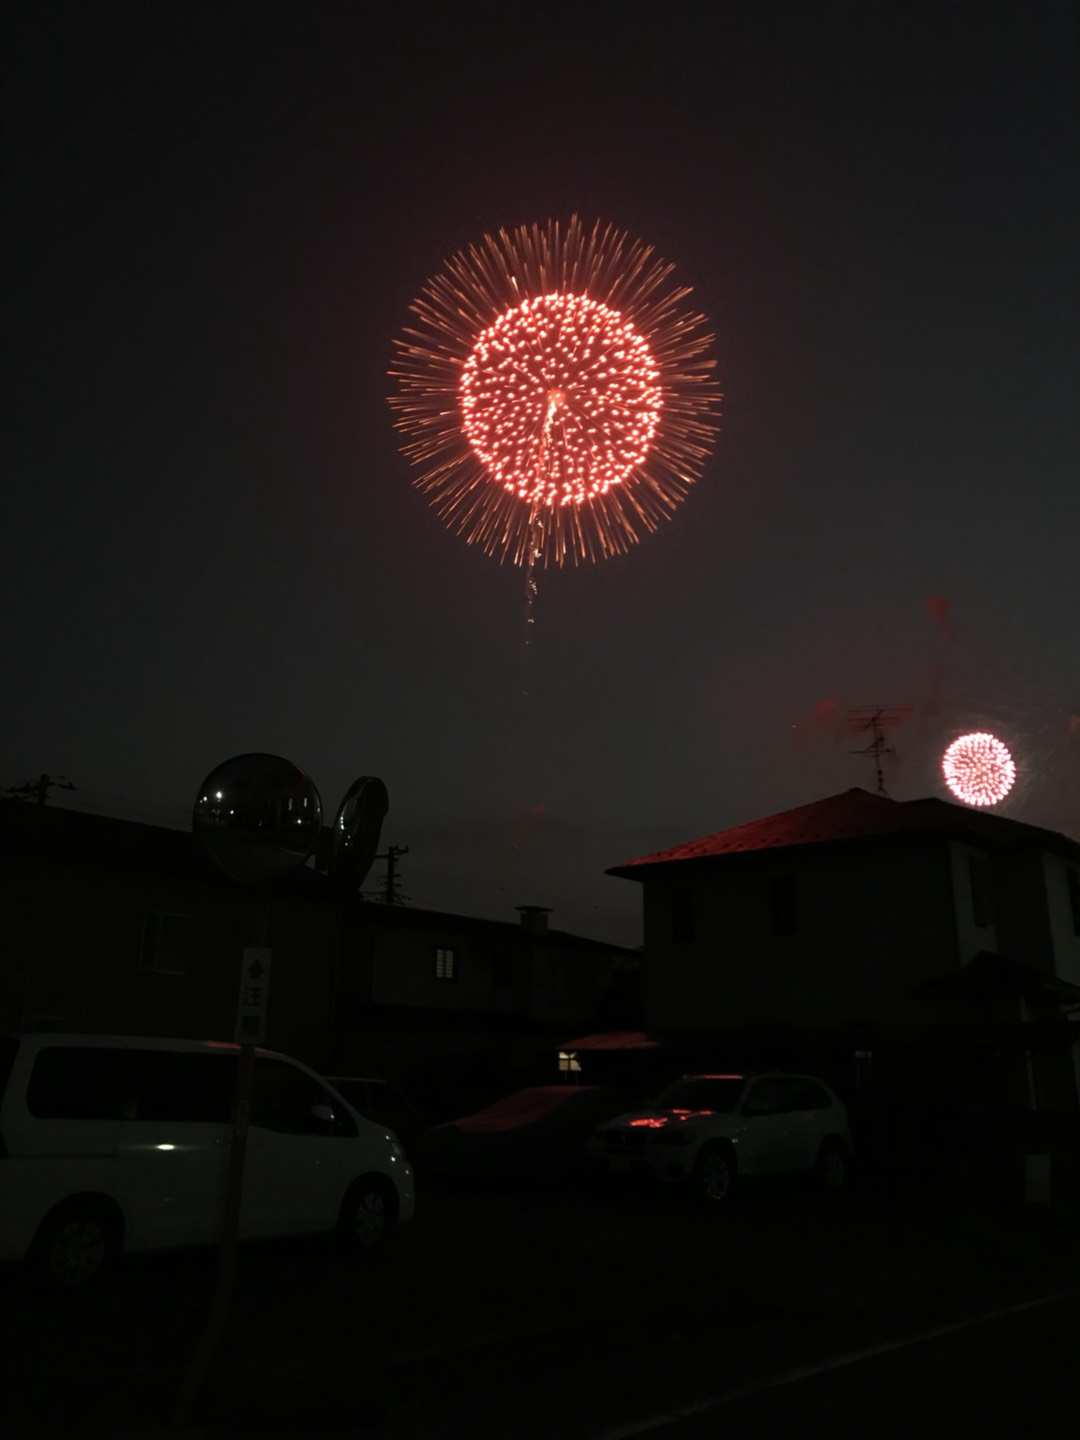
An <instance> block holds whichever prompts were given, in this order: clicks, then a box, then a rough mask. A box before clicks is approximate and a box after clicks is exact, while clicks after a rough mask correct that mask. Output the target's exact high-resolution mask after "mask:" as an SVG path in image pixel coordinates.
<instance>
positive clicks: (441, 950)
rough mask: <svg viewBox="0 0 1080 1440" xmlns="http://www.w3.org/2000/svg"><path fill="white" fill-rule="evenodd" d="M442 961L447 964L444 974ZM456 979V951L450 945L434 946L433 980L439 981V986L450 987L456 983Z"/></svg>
mask: <svg viewBox="0 0 1080 1440" xmlns="http://www.w3.org/2000/svg"><path fill="white" fill-rule="evenodd" d="M444 961H448V962H449V963H448V965H447V966H446V968H445V972H444ZM457 978H458V973H457V951H456V950H455V949H454V947H453V946H452V945H436V946H435V979H436V980H437V981H439V983H440V984H449V985H452V984H454V983H456V981H457Z"/></svg>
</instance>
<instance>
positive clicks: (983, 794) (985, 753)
mask: <svg viewBox="0 0 1080 1440" xmlns="http://www.w3.org/2000/svg"><path fill="white" fill-rule="evenodd" d="M941 771H942V774H943V775H944V777H945V784H946V785H947V786H948V787H949V789H950V790H951V791H952V793H953V794H954V795H955V796H956V798H957V799H958V800H962V801H963V802H964V804H965V805H980V806H985V805H997V804H999V803H1000V802H1001V801H1002V800H1004V798H1005V796H1006V795H1007V794H1008V793H1009V791H1010V790H1011V789H1012V787H1013V784H1014V782H1015V780H1016V764H1015V762H1014V761H1013V758H1012V756H1011V755H1010V754H1009V751H1008V747H1007V746H1005V745H1003V744H1002V742H1001V741H1000V740H999V739H998V738H997V736H996V735H990V734H987V733H985V732H983V731H978V732H976V733H974V734H971V735H961V736H959V738H958V739H956V740H954V741H953V742H952V744H951V745H950V746H949V748H948V749H947V750H946V751H945V754H944V755H943V756H942V760H941Z"/></svg>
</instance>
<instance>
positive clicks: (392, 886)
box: [372, 845, 409, 905]
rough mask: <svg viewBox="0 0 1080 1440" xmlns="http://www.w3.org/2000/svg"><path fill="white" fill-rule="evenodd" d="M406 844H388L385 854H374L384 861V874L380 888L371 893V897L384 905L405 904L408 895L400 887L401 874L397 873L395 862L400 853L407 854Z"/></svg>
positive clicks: (377, 858) (376, 857)
mask: <svg viewBox="0 0 1080 1440" xmlns="http://www.w3.org/2000/svg"><path fill="white" fill-rule="evenodd" d="M408 853H409V847H408V845H388V846H387V847H386V854H385V855H376V856H375V859H376V860H385V861H386V874H385V875H384V876H383V885H382V889H381V890H377V891H375V892H374V894H373V897H372V898H373V899H376V900H381V901H382V903H383V904H384V905H405V904H407V903H408V901H409V896H408V895H406V894H405V892H404V891H403V890H402V888H401V876H400V875H399V874H398V869H397V862H398V860H399V859H400V858H401V856H402V855H408Z"/></svg>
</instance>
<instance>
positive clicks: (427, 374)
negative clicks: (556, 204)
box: [390, 217, 720, 565]
mask: <svg viewBox="0 0 1080 1440" xmlns="http://www.w3.org/2000/svg"><path fill="white" fill-rule="evenodd" d="M672 269H673V267H672V266H671V265H669V264H667V263H666V262H664V261H661V260H658V259H656V258H655V257H654V255H653V251H652V248H651V247H650V246H647V245H644V244H642V243H641V242H640V241H637V240H631V239H630V238H629V237H628V236H627V235H626V234H625V233H623V232H621V231H618V230H615V229H614V228H613V227H612V226H610V225H607V226H603V225H601V224H600V223H599V222H598V223H597V224H596V225H594V226H593V227H592V229H591V230H586V229H585V228H584V227H583V226H582V224H581V222H580V220H578V219H577V217H574V218H572V219H571V220H570V222H569V224H568V225H566V226H561V225H560V224H559V223H558V222H557V221H549V222H548V223H547V224H546V225H533V226H520V227H519V228H518V229H516V230H513V231H506V230H502V231H500V232H499V234H498V235H497V236H492V235H487V236H485V237H484V239H483V241H482V242H481V243H480V244H479V245H474V246H470V247H469V249H468V250H466V251H463V252H461V253H459V254H457V255H455V256H454V257H453V258H452V259H451V260H449V261H448V262H447V264H446V268H445V269H444V271H443V272H442V273H441V274H439V275H437V276H436V277H435V278H434V279H433V280H430V281H429V282H428V284H427V285H426V286H425V287H424V290H423V291H422V293H421V295H420V297H419V299H417V300H416V301H415V302H414V304H413V305H412V307H411V308H412V314H413V317H414V322H413V323H412V324H411V325H409V326H408V327H407V328H406V329H405V330H404V331H403V333H402V335H401V336H400V337H399V338H398V339H397V340H395V342H394V346H395V363H394V366H393V368H392V369H391V371H390V374H391V376H392V377H393V378H394V379H395V380H396V381H397V391H396V393H395V394H394V395H392V396H391V398H390V404H391V406H392V407H393V409H394V411H395V413H396V416H397V419H396V421H395V423H396V425H397V428H398V429H399V430H401V431H402V433H403V434H404V435H405V436H406V437H407V438H406V440H405V443H404V444H403V446H402V449H403V451H404V453H405V454H406V455H407V456H408V458H409V459H410V460H411V461H412V462H413V463H414V464H417V465H419V466H421V467H423V469H422V473H421V475H420V476H419V478H418V480H417V482H416V483H417V485H418V486H419V487H420V488H421V489H422V490H424V491H425V492H427V494H428V495H429V496H430V498H431V500H432V502H433V504H434V506H435V508H436V510H437V512H438V514H439V515H440V516H441V517H442V518H443V519H444V520H445V521H446V522H447V523H448V524H449V525H450V526H451V527H452V528H453V529H454V530H456V531H457V532H458V533H459V534H461V535H463V536H464V537H465V539H466V540H468V541H469V542H470V543H476V544H479V545H480V546H481V548H482V549H483V550H484V551H485V552H486V553H488V554H490V555H496V556H497V557H498V558H499V559H500V560H507V559H509V560H511V561H513V562H514V563H516V564H519V565H520V564H526V563H528V564H532V563H535V562H539V563H541V564H544V565H548V564H555V565H562V564H565V563H566V562H567V561H570V562H572V563H576V562H577V561H580V560H601V559H605V558H606V557H608V556H609V555H617V554H621V553H623V552H625V551H626V550H628V549H629V548H630V546H631V545H633V544H635V543H636V542H637V541H638V540H639V539H640V538H641V536H642V535H643V534H646V533H648V532H650V531H653V530H655V529H656V528H657V526H658V525H659V524H660V522H661V521H662V520H664V519H665V518H666V517H667V516H668V515H670V514H671V512H672V511H673V510H674V509H675V507H676V506H677V505H678V504H679V503H680V501H682V500H683V499H684V498H685V496H686V494H687V491H688V490H689V488H690V486H691V485H692V484H693V483H694V481H695V480H697V479H698V478H699V476H700V474H701V467H702V465H703V463H704V461H705V459H706V458H707V456H708V453H709V450H710V448H711V444H712V439H713V436H714V434H715V431H716V419H715V417H716V412H717V409H718V407H719V400H720V394H719V390H718V388H717V386H716V383H715V381H714V379H713V367H714V363H715V362H714V361H713V360H712V359H711V358H709V354H708V352H709V349H710V346H711V343H712V336H711V335H709V334H708V333H707V332H706V330H705V320H704V317H703V316H701V315H698V314H695V313H693V312H691V311H689V310H688V309H687V308H686V306H685V303H684V302H685V300H686V297H687V295H688V294H689V293H690V292H689V290H688V289H687V288H686V287H679V286H673V285H671V284H670V283H669V279H670V276H671V273H672Z"/></svg>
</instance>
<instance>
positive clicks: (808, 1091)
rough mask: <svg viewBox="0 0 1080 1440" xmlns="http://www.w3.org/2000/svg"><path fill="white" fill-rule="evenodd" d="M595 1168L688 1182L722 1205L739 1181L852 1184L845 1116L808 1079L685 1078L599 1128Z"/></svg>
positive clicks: (592, 1153)
mask: <svg viewBox="0 0 1080 1440" xmlns="http://www.w3.org/2000/svg"><path fill="white" fill-rule="evenodd" d="M587 1153H588V1157H589V1160H590V1161H591V1163H592V1166H593V1168H594V1169H597V1170H600V1171H602V1172H604V1173H606V1174H609V1175H625V1176H631V1175H646V1176H649V1177H651V1178H653V1179H656V1180H661V1181H668V1182H686V1181H690V1182H692V1183H693V1184H694V1185H695V1187H696V1189H697V1191H698V1193H699V1194H700V1196H701V1198H702V1199H704V1200H706V1201H708V1202H709V1203H711V1204H714V1205H720V1204H722V1203H723V1202H724V1201H725V1200H727V1199H728V1198H729V1196H730V1195H731V1193H732V1191H733V1189H734V1187H735V1183H736V1180H737V1179H738V1178H739V1177H741V1176H762V1175H780V1174H797V1173H800V1172H802V1173H816V1175H817V1176H818V1178H819V1179H820V1180H821V1182H822V1184H823V1185H824V1186H826V1187H828V1188H831V1189H841V1188H843V1186H844V1185H845V1184H846V1183H847V1179H848V1171H849V1164H850V1157H851V1134H850V1131H849V1128H848V1120H847V1112H846V1110H845V1108H844V1106H843V1104H842V1103H841V1102H840V1101H839V1100H838V1099H837V1097H836V1096H835V1095H834V1094H833V1092H832V1091H831V1090H830V1089H829V1087H828V1086H827V1085H825V1084H823V1083H822V1081H820V1080H817V1079H815V1078H814V1077H813V1076H811V1075H790V1074H775V1073H767V1074H766V1073H759V1074H723V1075H684V1076H683V1077H682V1079H681V1080H677V1081H676V1082H675V1083H674V1084H673V1085H669V1086H668V1088H667V1089H666V1090H665V1091H663V1092H662V1093H661V1094H660V1095H659V1096H657V1098H656V1099H655V1100H653V1101H652V1102H651V1103H650V1104H649V1105H648V1106H646V1107H645V1108H643V1109H641V1110H636V1111H633V1112H632V1113H629V1114H625V1115H619V1116H618V1117H617V1118H616V1119H614V1120H612V1121H609V1122H608V1124H606V1125H602V1126H600V1128H599V1129H598V1130H596V1131H595V1132H594V1133H593V1135H592V1137H591V1138H590V1140H589V1142H588V1146H587Z"/></svg>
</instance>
